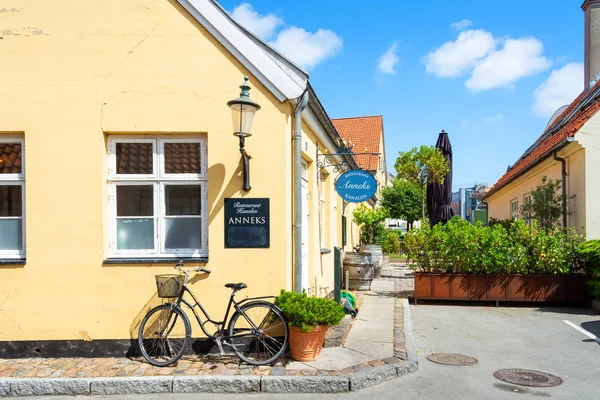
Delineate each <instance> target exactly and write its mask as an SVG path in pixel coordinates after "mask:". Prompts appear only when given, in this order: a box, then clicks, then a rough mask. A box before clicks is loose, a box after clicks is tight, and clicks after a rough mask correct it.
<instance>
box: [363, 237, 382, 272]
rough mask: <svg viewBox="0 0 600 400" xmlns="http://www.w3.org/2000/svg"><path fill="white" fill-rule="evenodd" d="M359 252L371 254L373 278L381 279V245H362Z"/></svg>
mask: <svg viewBox="0 0 600 400" xmlns="http://www.w3.org/2000/svg"><path fill="white" fill-rule="evenodd" d="M360 251H363V252H367V253H371V258H372V259H373V268H374V277H375V278H380V277H381V267H382V258H383V253H382V252H381V245H379V244H363V245H361V246H360Z"/></svg>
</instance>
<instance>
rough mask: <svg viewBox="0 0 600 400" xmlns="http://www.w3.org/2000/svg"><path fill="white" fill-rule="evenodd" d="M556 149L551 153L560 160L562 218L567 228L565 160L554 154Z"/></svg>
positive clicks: (556, 159) (555, 158)
mask: <svg viewBox="0 0 600 400" xmlns="http://www.w3.org/2000/svg"><path fill="white" fill-rule="evenodd" d="M556 154H557V153H556V151H555V152H553V153H552V157H553V158H554V160H555V161H560V162H561V164H562V169H561V175H562V182H561V188H562V220H563V229H567V162H566V160H565V159H564V158H560V157H558V156H557V155H556Z"/></svg>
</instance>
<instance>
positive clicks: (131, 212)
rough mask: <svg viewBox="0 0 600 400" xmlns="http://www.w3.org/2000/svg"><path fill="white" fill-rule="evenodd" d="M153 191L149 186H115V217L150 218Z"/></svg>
mask: <svg viewBox="0 0 600 400" xmlns="http://www.w3.org/2000/svg"><path fill="white" fill-rule="evenodd" d="M153 193H154V189H153V186H151V185H140V186H130V185H127V186H125V185H124V186H117V216H119V217H142V216H143V217H151V216H153V215H154V194H153Z"/></svg>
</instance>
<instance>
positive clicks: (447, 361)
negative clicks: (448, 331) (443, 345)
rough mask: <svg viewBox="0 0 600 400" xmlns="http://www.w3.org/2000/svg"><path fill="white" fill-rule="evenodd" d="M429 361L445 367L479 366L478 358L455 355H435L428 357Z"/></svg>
mask: <svg viewBox="0 0 600 400" xmlns="http://www.w3.org/2000/svg"><path fill="white" fill-rule="evenodd" d="M427 359H428V360H429V361H431V362H434V363H436V364H443V365H457V366H463V365H473V364H477V359H476V358H473V357H469V356H465V355H462V354H453V353H433V354H430V355H428V356H427Z"/></svg>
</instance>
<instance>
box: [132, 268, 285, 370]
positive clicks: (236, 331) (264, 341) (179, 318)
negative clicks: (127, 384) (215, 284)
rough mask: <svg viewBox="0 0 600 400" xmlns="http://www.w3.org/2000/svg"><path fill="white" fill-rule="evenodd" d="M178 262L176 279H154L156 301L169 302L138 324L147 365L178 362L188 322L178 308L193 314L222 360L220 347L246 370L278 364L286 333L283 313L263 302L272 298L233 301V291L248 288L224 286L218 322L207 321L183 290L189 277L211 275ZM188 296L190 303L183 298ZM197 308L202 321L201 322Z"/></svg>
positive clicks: (188, 338)
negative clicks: (225, 293)
mask: <svg viewBox="0 0 600 400" xmlns="http://www.w3.org/2000/svg"><path fill="white" fill-rule="evenodd" d="M183 266H184V265H183V262H181V261H180V262H179V263H177V264H176V265H175V267H174V268H175V269H177V270H178V271H179V275H157V276H156V284H157V287H158V296H159V297H161V298H174V299H175V300H174V301H172V302H170V303H165V304H162V305H160V306H157V307H154V308H153V309H152V310H150V311H149V312H148V313H147V314H146V316H145V317H144V319H143V320H142V323H141V325H140V329H139V333H138V343H139V346H140V350H141V353H142V355H143V356H144V358H145V359H146V360H147V361H148V362H149V363H150V364H152V365H155V366H158V367H165V366H168V365H171V364H173V363H175V362H176V361H177V360H179V359H180V358H181V357H182V356H183V354H184V353H185V351H186V350H187V347H188V346H189V344H190V341H191V331H192V328H191V324H190V320H189V318H188V316H187V314H186V313H185V311H184V309H183V308H182V306H181V305H182V304H184V305H186V306H187V307H188V308H189V309H191V310H192V312H193V313H194V315H195V317H196V320H197V321H198V324H199V325H200V328H201V329H202V331H203V332H204V334H205V335H206V336H207V337H209V338H210V339H212V340H213V341H215V343H216V344H217V346H218V348H219V354H220V356H223V355H224V354H225V352H224V351H223V345H226V346H229V347H231V348H232V349H233V352H234V353H235V355H236V356H237V357H239V358H240V359H241V360H242V361H244V362H246V363H248V364H251V365H266V364H270V363H273V362H274V361H276V360H278V359H279V358H280V357H281V355H282V354H283V353H284V351H285V350H286V349H287V346H288V342H289V329H288V325H287V321H286V320H285V318H284V316H283V313H282V312H281V310H280V309H279V307H277V306H276V305H275V304H274V303H270V302H268V301H266V299H274V298H275V296H264V297H253V298H246V299H244V300H242V301H239V302H238V301H236V300H235V299H234V297H235V294H236V292H238V291H239V290H242V289H245V288H247V285H246V284H245V283H228V284H226V285H225V287H226V288H229V289H231V290H232V292H231V296H230V298H229V303H228V305H227V310H226V311H225V316H224V317H223V320H222V321H215V320H213V319H211V318H210V316H209V315H208V312H207V311H206V310H205V309H204V307H202V304H201V303H200V301H199V300H198V299H197V298H196V296H195V295H194V293H192V292H191V291H190V289H189V288H188V287H187V283H188V280H189V277H190V272H204V273H210V270H208V269H205V268H202V267H196V268H192V269H187V270H186V269H183ZM186 293H188V294H189V295H190V296H191V297H192V299H193V302H192V303H193V304H191V303H190V302H189V301H188V300H186V299H185V298H184V297H183V296H184V295H185V294H186ZM232 306H233V308H234V309H235V311H234V313H233V315H232V316H231V319H229V325H228V326H227V330H225V329H224V327H225V323H226V321H227V319H228V317H229V312H230V311H231V307H232ZM196 308H198V309H199V310H200V311H201V312H202V314H203V315H204V318H206V320H205V321H202V318H201V317H200V315H199V313H198V311H197V309H196ZM209 322H210V323H212V324H214V325H215V328H216V332H215V333H214V334H210V333H209V332H208V331H207V329H206V327H205V324H208V323H209Z"/></svg>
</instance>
